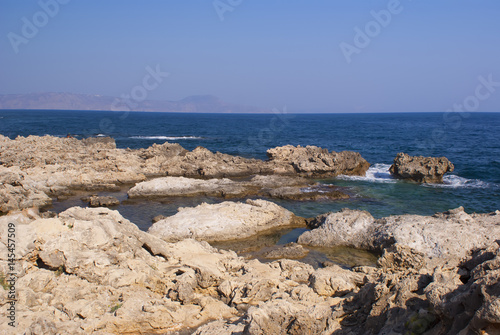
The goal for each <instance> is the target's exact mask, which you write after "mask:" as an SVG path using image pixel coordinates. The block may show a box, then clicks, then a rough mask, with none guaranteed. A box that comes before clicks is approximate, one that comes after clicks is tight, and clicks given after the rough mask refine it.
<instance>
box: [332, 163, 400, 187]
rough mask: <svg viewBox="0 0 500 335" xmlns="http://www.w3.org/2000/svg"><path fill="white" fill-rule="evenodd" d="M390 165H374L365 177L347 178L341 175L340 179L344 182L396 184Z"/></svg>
mask: <svg viewBox="0 0 500 335" xmlns="http://www.w3.org/2000/svg"><path fill="white" fill-rule="evenodd" d="M390 167H391V165H390V164H381V163H377V164H373V165H372V166H370V168H369V169H368V171H366V174H365V176H364V177H361V176H345V175H341V176H339V177H338V178H339V179H343V180H358V181H369V182H377V183H395V182H396V180H395V179H394V178H393V177H392V176H391V173H390V172H389V168H390Z"/></svg>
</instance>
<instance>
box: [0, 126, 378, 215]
mask: <svg viewBox="0 0 500 335" xmlns="http://www.w3.org/2000/svg"><path fill="white" fill-rule="evenodd" d="M268 156H269V159H268V160H266V161H262V160H258V159H248V158H243V157H238V156H231V155H227V154H222V153H219V152H216V153H213V152H211V151H209V150H207V149H205V148H202V147H198V148H196V149H194V150H193V151H188V150H186V149H184V148H183V147H181V146H180V145H179V144H173V143H168V142H166V143H164V144H161V145H158V144H154V145H152V146H151V147H149V148H147V149H137V150H132V149H117V148H116V144H115V141H114V140H113V139H111V138H107V137H100V138H88V139H83V140H78V139H75V138H58V137H52V136H43V137H39V136H28V137H21V136H19V137H17V138H16V139H15V140H11V139H9V138H8V137H5V136H2V135H0V212H8V211H10V210H18V209H23V208H30V207H33V206H36V207H42V206H45V205H49V204H50V203H51V201H52V200H51V198H52V197H57V196H61V195H67V194H71V193H72V191H74V190H87V191H96V190H109V191H114V190H117V189H118V188H119V187H120V186H122V185H127V184H133V183H137V182H142V181H146V179H147V178H153V177H161V176H163V177H166V176H168V177H189V178H198V179H200V178H201V179H209V180H205V181H203V182H202V181H201V180H198V181H195V180H192V179H189V180H188V179H182V178H177V179H172V178H171V179H164V180H162V181H161V183H162V184H163V185H165V187H164V190H163V191H161V190H159V189H155V191H154V192H153V193H151V188H149V189H148V190H147V185H148V184H143V185H140V186H139V185H138V186H137V187H136V188H135V189H134V190H133V191H132V190H131V192H130V193H129V194H130V196H131V197H134V196H136V197H141V196H150V195H160V194H161V192H163V193H164V194H163V195H167V194H171V192H172V188H171V187H170V188H169V185H172V184H174V181H175V183H176V184H177V185H179V184H183V186H182V187H177V188H175V187H174V188H175V189H176V192H179V194H181V195H188V194H189V193H191V194H196V193H198V194H199V193H206V194H211V195H219V196H224V197H225V196H228V197H230V196H246V195H248V194H256V195H261V196H266V197H276V198H283V199H299V200H300V199H302V200H308V199H318V198H345V197H347V195H346V194H344V193H342V192H341V191H339V190H338V189H336V188H333V187H331V188H327V189H322V190H319V189H314V188H313V190H312V192H306V193H307V194H306V193H304V192H302V191H301V189H303V188H307V187H310V186H313V187H314V186H315V185H314V183H312V182H310V181H307V180H305V179H301V177H309V178H311V177H318V178H319V177H333V176H337V175H340V174H345V175H364V174H365V172H366V170H367V169H368V168H369V166H370V164H369V163H368V162H367V161H366V160H365V159H363V158H362V157H361V155H360V154H359V153H356V152H351V151H343V152H339V153H337V152H329V151H328V150H326V149H322V148H318V147H314V146H307V147H301V146H297V147H293V146H289V145H288V146H284V147H277V148H273V149H269V150H268ZM255 175H259V177H257V178H254V179H253V180H251V182H246V183H243V182H240V183H236V182H231V181H229V180H226V179H220V178H236V177H253V176H255ZM266 175H267V176H270V177H267V179H266V178H265V177H262V176H266ZM272 176H289V177H290V178H289V179H286V178H280V179H279V180H277V179H276V178H274V179H273V177H272ZM214 178H219V179H220V180H214ZM210 179H212V180H210ZM153 183H156V182H153ZM202 184H203V185H202ZM181 188H183V189H182V190H181ZM140 189H142V191H140ZM165 193H167V194H165Z"/></svg>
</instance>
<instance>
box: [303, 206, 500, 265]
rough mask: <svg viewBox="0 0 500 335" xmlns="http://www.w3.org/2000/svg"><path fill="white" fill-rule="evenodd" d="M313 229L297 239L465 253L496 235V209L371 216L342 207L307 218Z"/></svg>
mask: <svg viewBox="0 0 500 335" xmlns="http://www.w3.org/2000/svg"><path fill="white" fill-rule="evenodd" d="M310 226H311V227H312V228H316V229H313V230H311V231H307V232H305V233H303V234H302V235H301V236H300V237H299V238H298V243H300V244H304V245H311V246H322V247H334V246H349V247H354V248H363V249H368V250H373V251H382V250H383V249H385V248H388V247H390V246H392V245H394V244H396V243H397V244H400V245H402V246H407V247H410V248H412V249H414V250H416V251H418V252H421V253H423V254H424V255H425V256H427V257H437V258H449V257H458V258H461V257H465V256H466V252H467V251H468V250H471V249H476V248H484V247H486V246H488V245H490V244H491V243H493V242H494V241H495V240H496V239H498V236H500V211H497V212H493V213H489V214H467V213H466V212H465V211H464V209H463V207H460V208H456V209H453V210H450V211H447V212H444V213H437V214H435V215H433V216H421V215H409V214H407V215H395V216H389V217H385V218H381V219H378V220H375V219H374V218H373V217H372V216H371V215H370V214H369V213H368V212H365V211H359V210H350V209H344V210H342V211H340V212H338V213H327V214H323V215H320V216H318V217H317V218H316V219H315V220H312V221H311V222H310Z"/></svg>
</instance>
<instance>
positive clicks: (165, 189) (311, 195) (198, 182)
mask: <svg viewBox="0 0 500 335" xmlns="http://www.w3.org/2000/svg"><path fill="white" fill-rule="evenodd" d="M339 189H340V188H339V187H335V186H333V185H321V184H319V183H312V182H311V181H309V180H307V179H305V178H300V177H287V176H276V175H272V176H269V175H268V176H255V177H253V178H252V179H250V180H247V181H235V180H231V179H228V178H222V179H194V178H185V177H162V178H154V179H152V180H148V181H144V182H141V183H138V184H136V185H135V186H134V187H132V188H131V189H130V190H129V191H128V196H129V197H130V198H152V197H178V196H215V197H223V198H235V197H238V198H243V197H248V196H263V197H269V198H279V199H291V200H320V199H347V198H349V196H348V195H347V194H345V193H343V192H341V191H340V190H339Z"/></svg>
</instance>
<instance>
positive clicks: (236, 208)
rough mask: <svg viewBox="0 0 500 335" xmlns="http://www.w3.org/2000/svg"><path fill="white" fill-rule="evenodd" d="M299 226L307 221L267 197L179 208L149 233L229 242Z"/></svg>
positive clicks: (156, 224) (175, 239) (174, 238)
mask: <svg viewBox="0 0 500 335" xmlns="http://www.w3.org/2000/svg"><path fill="white" fill-rule="evenodd" d="M300 225H305V220H304V219H302V218H299V217H297V216H295V215H294V214H293V213H292V212H290V211H288V210H286V209H284V208H283V207H280V206H278V205H276V204H274V203H272V202H268V201H264V200H247V201H246V202H245V203H241V202H229V201H226V202H223V203H220V204H215V205H210V204H206V203H203V204H201V205H199V206H196V207H194V208H179V209H178V213H177V214H175V215H173V216H170V217H168V218H166V219H164V220H161V221H158V222H156V223H154V224H153V226H151V228H149V231H148V232H149V233H151V234H153V235H155V236H158V237H160V238H162V239H164V240H166V241H179V240H182V239H186V238H194V239H197V240H204V241H227V240H235V239H241V238H246V237H250V236H252V235H255V234H257V233H259V232H263V231H265V230H269V229H272V228H276V227H285V226H300Z"/></svg>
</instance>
